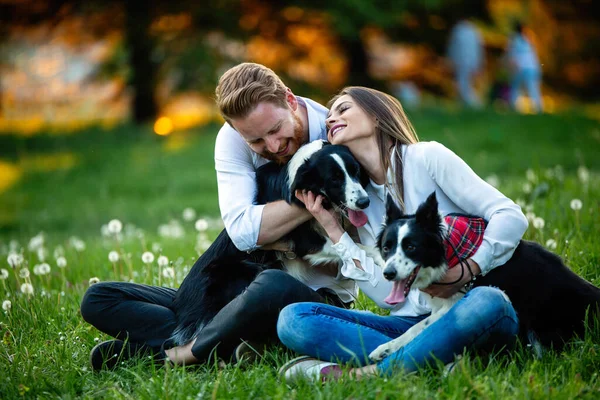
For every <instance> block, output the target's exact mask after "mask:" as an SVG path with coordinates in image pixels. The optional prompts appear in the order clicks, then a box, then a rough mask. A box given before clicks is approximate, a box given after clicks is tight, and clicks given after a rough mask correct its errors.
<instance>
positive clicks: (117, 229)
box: [108, 219, 123, 235]
mask: <svg viewBox="0 0 600 400" xmlns="http://www.w3.org/2000/svg"><path fill="white" fill-rule="evenodd" d="M122 229H123V224H122V223H121V221H119V220H118V219H113V220H110V222H109V223H108V232H110V233H112V234H113V235H116V234H117V233H121V230H122Z"/></svg>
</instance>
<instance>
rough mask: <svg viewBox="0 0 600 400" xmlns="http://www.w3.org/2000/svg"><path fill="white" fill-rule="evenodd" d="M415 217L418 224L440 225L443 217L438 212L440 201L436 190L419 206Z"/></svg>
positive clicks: (432, 226)
mask: <svg viewBox="0 0 600 400" xmlns="http://www.w3.org/2000/svg"><path fill="white" fill-rule="evenodd" d="M415 219H416V221H417V223H418V224H420V225H423V226H427V227H430V228H436V227H438V226H439V225H440V223H441V222H442V221H441V217H440V214H439V212H438V202H437V197H436V196H435V192H433V193H431V194H430V195H429V197H427V200H425V202H424V203H423V204H421V205H420V206H419V208H418V209H417V213H416V214H415Z"/></svg>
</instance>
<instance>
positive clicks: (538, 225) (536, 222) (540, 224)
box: [533, 217, 546, 229]
mask: <svg viewBox="0 0 600 400" xmlns="http://www.w3.org/2000/svg"><path fill="white" fill-rule="evenodd" d="M545 225H546V221H544V219H543V218H542V217H535V218H534V219H533V227H534V228H535V229H543V228H544V226H545Z"/></svg>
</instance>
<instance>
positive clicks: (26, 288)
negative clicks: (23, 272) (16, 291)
mask: <svg viewBox="0 0 600 400" xmlns="http://www.w3.org/2000/svg"><path fill="white" fill-rule="evenodd" d="M21 292H22V293H24V294H33V285H32V284H31V283H23V284H22V285H21Z"/></svg>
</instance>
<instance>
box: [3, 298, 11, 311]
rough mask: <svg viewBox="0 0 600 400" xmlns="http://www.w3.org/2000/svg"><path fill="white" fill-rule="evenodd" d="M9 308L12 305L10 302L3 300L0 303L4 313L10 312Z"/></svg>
mask: <svg viewBox="0 0 600 400" xmlns="http://www.w3.org/2000/svg"><path fill="white" fill-rule="evenodd" d="M11 308H12V303H11V302H10V300H4V301H3V302H2V309H3V310H4V311H10V309H11Z"/></svg>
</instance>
